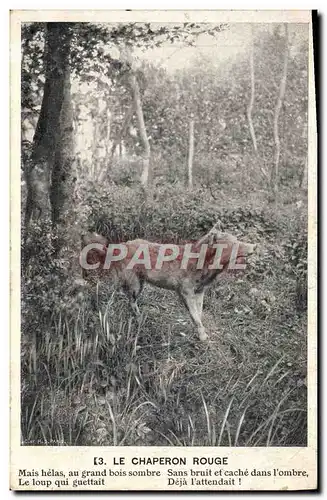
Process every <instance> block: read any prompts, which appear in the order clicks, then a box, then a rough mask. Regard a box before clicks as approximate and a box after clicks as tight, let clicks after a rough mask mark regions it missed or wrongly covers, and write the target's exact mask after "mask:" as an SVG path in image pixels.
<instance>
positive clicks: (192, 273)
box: [80, 223, 256, 340]
mask: <svg viewBox="0 0 327 500" xmlns="http://www.w3.org/2000/svg"><path fill="white" fill-rule="evenodd" d="M82 247H83V250H82V253H81V257H80V263H81V265H82V267H83V274H84V277H86V278H88V277H89V276H90V274H89V273H91V276H92V273H94V270H93V268H94V269H95V268H97V270H96V271H95V274H93V276H99V277H101V278H104V277H105V278H106V277H107V276H108V277H109V276H111V277H114V278H115V279H116V280H117V281H118V283H119V284H120V285H121V287H122V288H123V289H124V291H125V292H126V294H127V296H128V298H129V301H130V305H131V307H132V310H133V311H134V313H135V314H136V315H138V314H140V311H139V308H138V305H137V299H138V297H139V295H140V293H141V292H142V289H143V285H144V282H147V283H149V284H151V285H153V286H156V287H159V288H165V289H168V290H173V291H175V292H176V293H177V294H178V296H179V297H180V299H181V300H182V302H183V303H184V304H185V306H186V309H187V310H188V312H189V314H190V316H191V319H192V321H193V323H194V324H195V326H196V327H197V330H198V336H199V339H200V340H206V339H207V334H206V331H205V328H204V326H203V324H202V308H203V297H204V292H205V289H206V288H207V287H208V286H209V285H210V283H211V282H212V281H213V280H214V279H215V277H216V276H217V275H218V274H219V273H221V272H222V271H227V270H228V269H230V270H234V269H240V267H242V268H244V265H245V262H246V259H247V257H248V256H250V255H252V254H253V253H254V251H255V248H256V245H254V244H250V243H244V242H241V241H238V240H237V238H236V237H234V236H232V235H231V234H229V233H224V232H221V230H220V223H217V224H215V226H214V227H213V228H212V229H211V230H210V231H209V232H208V233H207V234H206V235H205V236H203V237H202V238H201V239H200V240H198V241H197V242H195V243H188V244H185V245H168V244H160V243H154V242H150V241H146V240H142V239H136V240H132V241H127V242H126V243H121V244H109V240H108V239H107V238H105V237H104V236H102V235H99V234H97V233H88V234H85V235H84V236H83V237H82Z"/></svg>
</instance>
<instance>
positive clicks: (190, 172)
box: [187, 119, 194, 189]
mask: <svg viewBox="0 0 327 500" xmlns="http://www.w3.org/2000/svg"><path fill="white" fill-rule="evenodd" d="M193 156H194V120H193V119H192V120H190V128H189V141H188V161H187V174H188V187H189V188H190V189H192V187H193Z"/></svg>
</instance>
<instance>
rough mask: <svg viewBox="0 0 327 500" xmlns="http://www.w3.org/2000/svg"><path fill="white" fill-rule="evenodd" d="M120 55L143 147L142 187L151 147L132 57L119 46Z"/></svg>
mask: <svg viewBox="0 0 327 500" xmlns="http://www.w3.org/2000/svg"><path fill="white" fill-rule="evenodd" d="M120 56H121V60H122V62H124V63H125V65H126V69H127V77H128V83H129V86H130V88H131V92H132V98H133V104H134V110H135V114H136V119H137V126H138V130H139V134H140V139H141V143H142V147H143V155H142V156H143V169H142V174H141V184H142V187H143V188H144V189H146V188H147V187H148V184H149V177H150V155H151V148H150V143H149V139H148V135H147V132H146V127H145V123H144V116H143V109H142V100H141V93H140V87H139V84H138V81H137V78H136V75H135V70H134V68H133V57H132V53H131V50H130V48H129V47H126V46H125V47H121V50H120Z"/></svg>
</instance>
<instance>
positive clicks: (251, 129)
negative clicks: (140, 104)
mask: <svg viewBox="0 0 327 500" xmlns="http://www.w3.org/2000/svg"><path fill="white" fill-rule="evenodd" d="M250 77H251V95H250V101H249V105H248V108H247V118H248V123H249V129H250V134H251V139H252V144H253V149H254V152H255V153H257V150H258V148H257V139H256V136H255V130H254V126H253V121H252V110H253V104H254V94H255V79H254V58H253V35H252V42H251V48H250Z"/></svg>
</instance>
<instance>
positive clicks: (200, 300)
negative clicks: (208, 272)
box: [195, 291, 204, 318]
mask: <svg viewBox="0 0 327 500" xmlns="http://www.w3.org/2000/svg"><path fill="white" fill-rule="evenodd" d="M203 297H204V292H203V291H202V292H199V293H196V294H195V299H196V305H197V309H198V313H199V316H200V318H202V309H203Z"/></svg>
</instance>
